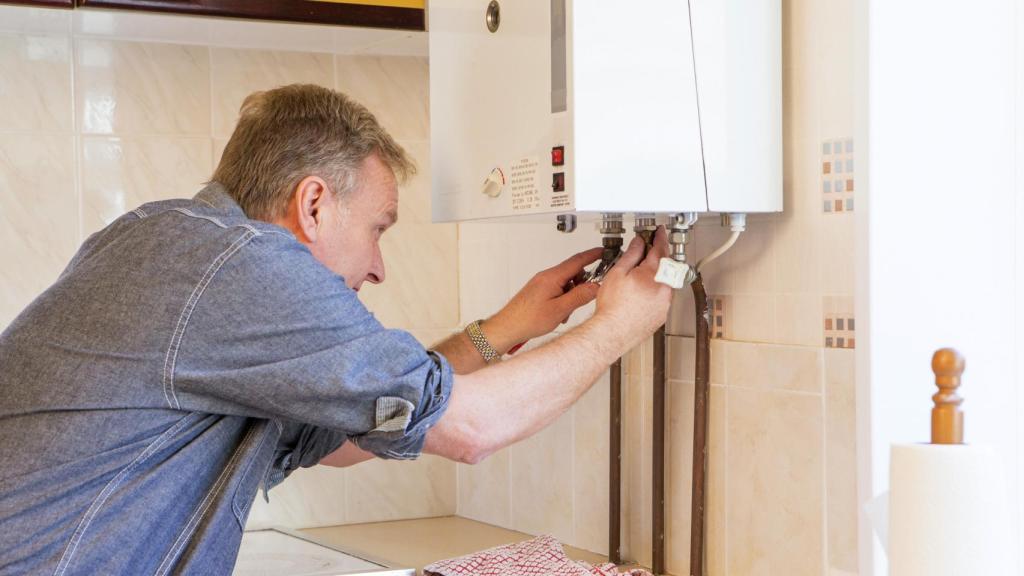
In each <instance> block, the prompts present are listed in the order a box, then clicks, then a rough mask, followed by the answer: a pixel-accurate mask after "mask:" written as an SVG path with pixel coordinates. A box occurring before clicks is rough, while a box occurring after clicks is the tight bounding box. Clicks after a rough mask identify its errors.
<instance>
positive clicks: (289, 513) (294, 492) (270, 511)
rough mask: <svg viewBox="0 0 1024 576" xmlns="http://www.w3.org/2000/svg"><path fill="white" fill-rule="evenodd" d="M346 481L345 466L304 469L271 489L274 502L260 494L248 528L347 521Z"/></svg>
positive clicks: (313, 524) (302, 526) (342, 522)
mask: <svg viewBox="0 0 1024 576" xmlns="http://www.w3.org/2000/svg"><path fill="white" fill-rule="evenodd" d="M345 481H346V470H345V469H344V468H332V467H330V466H314V467H312V468H300V469H298V470H296V471H295V472H293V473H292V474H291V475H290V476H288V478H287V479H285V481H284V482H282V483H281V484H279V485H278V486H277V487H275V488H274V489H273V490H271V491H270V492H269V494H268V496H269V498H270V502H267V501H265V500H264V499H263V491H262V490H261V491H260V492H259V493H258V494H257V495H256V500H255V502H253V505H252V509H251V510H250V511H249V520H248V522H247V523H246V529H256V530H258V529H261V528H269V527H272V526H284V527H286V528H312V527H316V526H333V525H335V524H345V523H346V516H345Z"/></svg>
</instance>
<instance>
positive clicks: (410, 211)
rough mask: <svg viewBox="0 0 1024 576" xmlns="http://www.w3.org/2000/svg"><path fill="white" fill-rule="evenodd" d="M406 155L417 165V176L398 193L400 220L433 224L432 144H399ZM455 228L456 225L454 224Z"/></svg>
mask: <svg viewBox="0 0 1024 576" xmlns="http://www.w3.org/2000/svg"><path fill="white" fill-rule="evenodd" d="M399 144H400V145H401V146H402V147H403V148H405V152H406V154H408V156H409V157H410V159H411V160H412V161H413V162H415V163H416V168H417V172H416V176H415V177H413V178H412V179H410V180H409V181H408V182H406V183H405V184H404V185H402V186H400V189H399V192H398V220H399V221H400V222H415V223H417V224H431V223H433V218H432V217H431V213H430V143H429V142H420V141H416V140H407V141H403V142H399ZM452 226H455V224H452Z"/></svg>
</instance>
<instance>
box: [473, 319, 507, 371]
mask: <svg viewBox="0 0 1024 576" xmlns="http://www.w3.org/2000/svg"><path fill="white" fill-rule="evenodd" d="M481 322H483V320H477V321H475V322H470V323H469V325H468V326H466V335H467V336H469V341H470V342H472V343H473V347H474V348H476V350H477V352H479V353H480V355H481V356H483V357H484V362H487V363H488V364H490V363H491V360H494V359H495V358H498V357H499V356H501V354H498V351H497V350H495V349H494V346H491V343H490V342H488V341H487V337H486V336H484V331H483V330H481V329H480V323H481Z"/></svg>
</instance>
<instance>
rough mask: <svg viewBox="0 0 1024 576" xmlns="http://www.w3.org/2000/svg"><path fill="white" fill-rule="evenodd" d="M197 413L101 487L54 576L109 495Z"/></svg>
mask: <svg viewBox="0 0 1024 576" xmlns="http://www.w3.org/2000/svg"><path fill="white" fill-rule="evenodd" d="M197 415H198V413H196V412H191V413H189V414H187V415H186V416H184V417H182V418H181V420H178V421H177V422H176V423H175V424H174V425H173V426H171V427H170V428H168V429H167V430H166V431H165V432H164V433H163V434H161V435H160V436H159V437H158V438H157V439H156V440H154V441H153V442H151V443H150V444H149V446H146V449H145V450H143V451H142V453H140V454H139V455H138V456H136V457H135V460H132V462H131V464H128V465H127V466H125V467H124V468H122V469H121V471H120V472H118V473H117V475H116V476H114V477H113V478H111V479H110V481H109V482H107V485H106V486H104V487H103V490H101V491H100V493H99V495H97V496H96V498H95V499H94V500H93V501H92V504H91V505H90V506H89V509H88V510H86V511H85V516H83V517H82V520H81V522H79V524H78V528H76V529H75V532H74V534H72V535H71V540H69V541H68V547H67V548H66V549H65V550H64V554H63V555H62V556H61V559H60V562H58V563H57V569H56V570H55V571H54V572H53V574H54V576H61V575H62V574H64V572H65V571H66V570H67V569H68V566H70V565H71V558H72V557H73V556H74V555H75V551H76V550H77V549H78V544H79V543H80V542H81V541H82V537H83V536H85V531H86V530H87V529H88V528H89V524H91V523H92V521H93V518H95V517H96V514H97V513H99V510H100V507H102V506H103V504H105V503H106V501H107V499H108V498H110V495H111V494H113V493H114V491H115V490H117V488H118V487H119V486H120V485H121V483H122V482H124V480H125V479H126V478H127V477H128V475H129V474H131V472H132V470H134V469H135V467H136V466H138V465H139V464H141V463H142V462H143V461H144V460H146V459H147V458H149V457H150V456H152V455H153V453H154V452H156V451H157V450H159V449H160V448H162V447H163V445H164V444H166V443H167V441H168V440H170V439H171V438H173V437H174V435H175V434H177V433H178V431H179V430H181V429H182V428H184V427H185V426H186V425H188V424H191V423H192V421H193V420H195V419H196V418H195V417H196V416H197Z"/></svg>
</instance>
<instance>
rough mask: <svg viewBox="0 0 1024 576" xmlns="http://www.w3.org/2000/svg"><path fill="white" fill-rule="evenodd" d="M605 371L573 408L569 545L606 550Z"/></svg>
mask: <svg viewBox="0 0 1024 576" xmlns="http://www.w3.org/2000/svg"><path fill="white" fill-rule="evenodd" d="M610 386H611V383H610V380H609V374H608V372H605V373H604V374H602V375H601V377H600V378H599V379H598V381H597V382H596V383H595V384H594V385H593V387H591V389H590V390H589V391H588V392H587V393H586V394H584V395H583V397H582V398H581V399H580V400H579V402H577V404H576V407H575V409H574V410H573V418H574V426H575V431H574V436H575V442H574V446H573V458H574V459H575V462H574V466H575V469H574V474H573V476H574V487H573V490H574V497H573V501H574V502H575V506H574V507H573V515H574V518H573V522H574V530H573V532H574V535H575V538H574V540H573V541H572V545H573V546H575V547H577V548H583V549H585V550H590V551H592V552H597V553H599V554H607V553H608V465H609V463H608V458H609V438H608V430H609V425H610V414H609V412H608V410H609V398H608V396H609V389H610Z"/></svg>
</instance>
